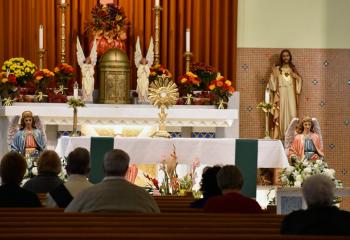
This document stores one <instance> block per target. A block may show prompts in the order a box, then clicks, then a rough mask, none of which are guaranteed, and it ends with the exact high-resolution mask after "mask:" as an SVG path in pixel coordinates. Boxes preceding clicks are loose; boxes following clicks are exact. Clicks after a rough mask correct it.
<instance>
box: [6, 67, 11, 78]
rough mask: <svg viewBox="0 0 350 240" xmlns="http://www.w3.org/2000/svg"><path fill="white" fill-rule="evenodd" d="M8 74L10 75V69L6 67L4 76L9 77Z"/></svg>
mask: <svg viewBox="0 0 350 240" xmlns="http://www.w3.org/2000/svg"><path fill="white" fill-rule="evenodd" d="M9 75H10V69H9V68H8V69H6V77H9Z"/></svg>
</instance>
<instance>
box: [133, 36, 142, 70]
mask: <svg viewBox="0 0 350 240" xmlns="http://www.w3.org/2000/svg"><path fill="white" fill-rule="evenodd" d="M134 58H135V66H136V68H139V66H140V61H141V59H142V51H141V44H140V37H137V40H136V46H135V57H134Z"/></svg>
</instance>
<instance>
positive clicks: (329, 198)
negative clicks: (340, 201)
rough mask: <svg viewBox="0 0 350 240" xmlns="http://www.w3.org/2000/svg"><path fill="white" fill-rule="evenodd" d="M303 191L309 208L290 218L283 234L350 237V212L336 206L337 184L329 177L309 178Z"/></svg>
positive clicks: (283, 228) (320, 175)
mask: <svg viewBox="0 0 350 240" xmlns="http://www.w3.org/2000/svg"><path fill="white" fill-rule="evenodd" d="M302 191H303V196H304V199H305V201H306V204H307V207H308V208H307V210H298V211H294V212H292V213H291V214H289V215H288V216H286V217H285V219H284V220H283V223H282V226H281V234H301V235H350V213H349V212H347V211H342V210H340V209H338V208H337V207H336V206H333V202H334V199H335V184H334V182H333V181H332V180H331V179H330V178H329V177H327V176H325V175H322V174H318V175H314V176H311V177H309V178H308V179H306V180H305V181H304V183H303V187H302Z"/></svg>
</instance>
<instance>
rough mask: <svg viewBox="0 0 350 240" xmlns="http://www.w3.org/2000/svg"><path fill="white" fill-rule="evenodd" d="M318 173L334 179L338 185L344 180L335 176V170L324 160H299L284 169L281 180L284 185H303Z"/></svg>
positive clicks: (340, 185)
mask: <svg viewBox="0 0 350 240" xmlns="http://www.w3.org/2000/svg"><path fill="white" fill-rule="evenodd" d="M316 174H324V175H326V176H327V177H329V178H330V179H332V181H334V183H335V185H336V187H342V182H341V181H340V180H337V179H336V178H335V170H334V169H332V168H329V167H328V164H327V163H326V162H325V161H323V160H316V161H310V160H306V159H304V160H303V161H297V162H296V163H295V164H294V166H289V167H287V168H285V169H283V171H282V173H281V175H280V180H281V184H282V186H283V187H301V186H302V185H303V182H304V180H305V179H307V178H308V177H310V176H312V175H316Z"/></svg>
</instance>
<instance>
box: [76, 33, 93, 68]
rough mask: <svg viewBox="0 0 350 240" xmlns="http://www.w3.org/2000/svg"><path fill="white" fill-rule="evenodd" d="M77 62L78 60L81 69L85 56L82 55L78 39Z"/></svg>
mask: <svg viewBox="0 0 350 240" xmlns="http://www.w3.org/2000/svg"><path fill="white" fill-rule="evenodd" d="M94 44H95V43H94ZM77 60H78V64H79V66H80V67H82V66H83V64H84V62H85V55H84V51H83V48H82V47H81V45H80V41H79V37H77Z"/></svg>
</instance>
